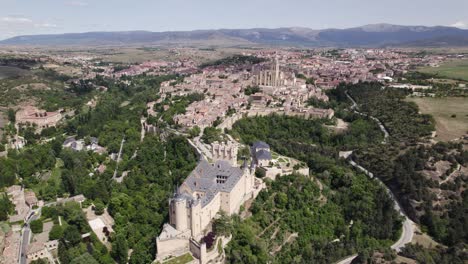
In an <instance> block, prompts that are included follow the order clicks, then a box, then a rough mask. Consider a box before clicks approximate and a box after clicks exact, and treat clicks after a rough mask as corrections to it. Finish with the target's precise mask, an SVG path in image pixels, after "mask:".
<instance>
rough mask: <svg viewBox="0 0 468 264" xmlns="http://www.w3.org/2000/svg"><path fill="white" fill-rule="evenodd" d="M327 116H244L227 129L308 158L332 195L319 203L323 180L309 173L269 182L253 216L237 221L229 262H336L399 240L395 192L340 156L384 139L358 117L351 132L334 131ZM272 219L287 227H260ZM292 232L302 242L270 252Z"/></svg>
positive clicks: (327, 194)
mask: <svg viewBox="0 0 468 264" xmlns="http://www.w3.org/2000/svg"><path fill="white" fill-rule="evenodd" d="M324 122H325V121H324V120H306V119H302V118H298V117H288V116H278V115H272V116H267V117H252V118H245V119H241V120H240V121H238V122H236V123H235V124H234V126H233V129H232V131H229V133H231V134H232V135H233V136H234V137H237V138H239V139H240V140H241V142H244V143H246V144H251V143H252V142H254V141H257V140H263V141H266V142H267V143H268V144H270V146H271V147H272V149H273V150H274V151H276V152H278V153H280V154H282V155H286V156H290V157H294V158H297V159H299V160H301V161H305V162H307V164H308V165H309V167H310V168H311V169H312V171H313V172H314V175H313V176H314V177H317V178H318V179H319V180H320V181H321V182H322V184H323V185H324V186H325V187H324V190H325V191H324V195H325V197H326V203H324V204H323V203H320V202H319V201H318V197H319V189H318V186H317V184H316V183H315V182H314V181H312V180H311V179H310V178H309V177H304V176H299V175H290V176H284V177H281V178H278V179H277V180H276V181H274V182H272V183H270V184H271V188H268V189H267V190H264V191H262V192H261V193H260V195H259V196H258V197H257V199H256V200H255V202H254V204H253V205H252V207H251V211H252V213H253V216H252V217H251V218H249V219H247V220H246V221H244V222H239V221H237V222H236V221H235V225H234V231H233V235H234V239H233V242H231V244H230V246H229V247H228V250H227V251H228V253H229V254H228V260H229V262H230V263H265V262H266V261H269V260H271V261H273V262H274V263H303V262H304V261H306V260H307V261H308V260H313V262H314V263H331V262H333V261H336V260H338V259H340V258H341V257H343V256H346V255H349V254H351V253H353V252H356V251H360V250H364V249H369V248H376V247H379V246H385V245H386V246H388V245H390V244H391V243H392V241H393V240H395V239H397V237H398V234H399V230H400V227H401V219H400V216H399V215H398V213H397V212H396V211H394V210H393V202H392V200H391V199H390V197H389V196H388V195H387V194H386V192H385V191H384V190H383V189H382V187H380V186H379V185H377V184H375V183H374V182H373V181H372V180H370V179H368V178H367V177H366V176H365V175H362V174H359V173H356V172H354V171H353V170H351V169H349V168H347V167H346V166H344V164H342V162H341V161H339V160H337V151H338V150H340V149H341V148H346V147H357V146H365V145H367V144H370V143H372V142H373V141H374V142H380V141H381V139H382V135H381V132H380V130H379V129H378V127H375V124H373V123H371V122H369V121H368V120H365V119H356V120H355V121H354V122H352V124H351V126H350V127H351V128H350V130H349V131H347V132H346V133H343V134H335V133H332V132H330V131H329V130H328V129H327V128H325V127H324V126H323V123H324ZM362 133H364V134H362ZM366 133H367V134H366ZM278 219H279V220H278ZM275 221H278V222H275ZM272 223H275V224H274V225H275V226H278V227H279V229H280V230H281V231H280V232H279V233H278V234H277V235H275V238H274V239H273V240H271V239H270V236H271V235H272V232H273V231H274V230H270V231H268V232H265V235H263V233H262V230H265V229H268V228H267V227H268V226H269V225H271V224H272ZM259 233H261V234H262V235H261V236H260V237H259ZM293 233H299V234H300V235H299V237H298V238H297V241H296V242H294V243H290V244H289V243H286V244H285V246H284V247H283V248H282V249H281V250H279V251H278V252H276V253H275V254H276V255H275V256H274V257H273V256H272V254H270V252H271V251H275V246H277V243H278V240H279V241H282V240H284V239H286V238H287V237H288V235H291V234H293ZM276 236H278V237H276ZM275 240H276V243H275Z"/></svg>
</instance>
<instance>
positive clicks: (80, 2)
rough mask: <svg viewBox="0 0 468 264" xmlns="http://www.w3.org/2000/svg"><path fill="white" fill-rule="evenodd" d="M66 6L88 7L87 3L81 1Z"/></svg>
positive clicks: (71, 2)
mask: <svg viewBox="0 0 468 264" xmlns="http://www.w3.org/2000/svg"><path fill="white" fill-rule="evenodd" d="M67 4H68V5H70V6H88V3H86V2H82V1H70V2H67Z"/></svg>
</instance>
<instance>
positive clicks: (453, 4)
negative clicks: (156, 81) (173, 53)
mask: <svg viewBox="0 0 468 264" xmlns="http://www.w3.org/2000/svg"><path fill="white" fill-rule="evenodd" d="M373 23H392V24H400V25H429V26H432V25H454V26H458V27H461V28H468V0H443V1H441V0H392V1H388V0H386V1H384V0H229V1H228V0H133V1H128V0H0V39H4V38H8V37H12V36H16V35H25V34H46V33H47V34H48V33H65V32H88V31H121V30H150V31H170V30H192V29H217V28H253V27H268V28H274V27H289V26H300V27H310V28H314V29H322V28H330V27H333V28H347V27H353V26H360V25H365V24H373Z"/></svg>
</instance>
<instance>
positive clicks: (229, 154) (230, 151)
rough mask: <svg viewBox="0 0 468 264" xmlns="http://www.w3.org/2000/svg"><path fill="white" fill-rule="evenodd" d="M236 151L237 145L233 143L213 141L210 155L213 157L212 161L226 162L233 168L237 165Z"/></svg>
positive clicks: (237, 149)
mask: <svg viewBox="0 0 468 264" xmlns="http://www.w3.org/2000/svg"><path fill="white" fill-rule="evenodd" d="M238 151H239V146H238V144H237V143H233V142H232V141H228V142H226V143H224V142H221V143H219V142H217V141H215V142H213V143H212V144H211V155H213V160H226V161H229V162H230V163H231V164H232V165H233V166H235V165H236V164H237V152H238Z"/></svg>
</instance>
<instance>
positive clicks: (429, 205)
mask: <svg viewBox="0 0 468 264" xmlns="http://www.w3.org/2000/svg"><path fill="white" fill-rule="evenodd" d="M346 92H348V93H349V94H350V95H351V96H352V98H354V99H355V100H356V101H357V104H358V106H357V110H358V111H360V112H362V113H364V114H367V115H372V116H374V117H376V118H378V119H379V120H381V122H382V123H383V125H384V126H385V128H386V129H387V130H388V131H389V134H390V140H389V141H388V142H387V144H383V145H382V144H375V145H370V146H369V147H367V148H360V149H358V150H357V151H355V152H354V154H353V159H355V160H356V161H357V162H359V164H361V165H362V166H364V167H365V168H368V169H369V170H370V171H372V172H373V173H374V175H377V177H379V178H380V179H382V180H383V181H384V182H385V183H386V184H387V186H389V187H390V188H391V189H392V191H393V192H394V193H395V194H396V196H397V198H398V200H399V202H400V203H401V205H402V206H403V208H404V209H405V212H406V213H407V214H408V216H409V217H410V218H411V219H412V220H413V221H415V222H416V223H419V224H421V226H422V228H423V230H425V231H427V232H428V233H429V234H430V235H431V236H432V237H433V238H434V239H435V240H437V241H439V242H441V243H443V244H444V245H447V246H450V248H449V250H454V248H456V247H457V246H460V244H461V245H463V244H464V243H466V241H467V238H468V236H467V233H466V229H467V228H466V226H467V225H468V222H467V220H466V210H467V208H468V204H467V196H468V195H467V193H466V191H465V188H466V179H464V178H463V177H456V178H455V179H454V180H453V181H444V180H445V179H447V177H448V176H449V175H450V174H452V173H454V172H455V170H456V168H457V166H459V165H462V166H467V156H468V153H467V151H466V150H465V149H464V148H463V145H462V144H461V143H452V142H451V143H444V142H439V143H437V144H432V145H430V144H427V143H428V139H427V138H428V136H429V135H430V134H431V132H432V131H433V130H435V129H434V121H433V119H432V117H430V116H427V115H422V114H419V113H418V108H417V106H416V105H414V104H412V103H409V102H406V101H404V100H403V99H404V97H405V95H406V94H407V92H406V91H401V90H390V89H383V88H382V87H381V86H380V84H373V83H360V84H356V85H346V84H341V85H340V86H339V87H338V88H337V89H336V90H334V91H332V92H331V94H330V95H331V98H332V101H335V102H336V103H337V104H338V105H340V104H348V105H350V100H349V99H347V98H346ZM438 162H439V163H438ZM442 163H444V164H449V166H450V167H449V169H448V170H447V171H446V172H445V174H444V175H440V177H441V178H439V179H435V178H431V177H428V176H427V175H426V174H427V173H426V174H423V171H429V172H430V171H434V170H436V169H435V168H436V167H435V166H436V165H435V164H442ZM431 164H432V165H431ZM435 192H438V193H440V197H442V198H443V200H444V201H445V202H443V203H442V204H439V205H436V204H437V203H436V196H435ZM413 250H418V249H417V248H416V249H413ZM420 253H421V252H420ZM432 253H433V254H435V255H437V256H440V254H443V253H440V250H439V251H437V250H435V251H434V252H432ZM421 254H423V253H421Z"/></svg>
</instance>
